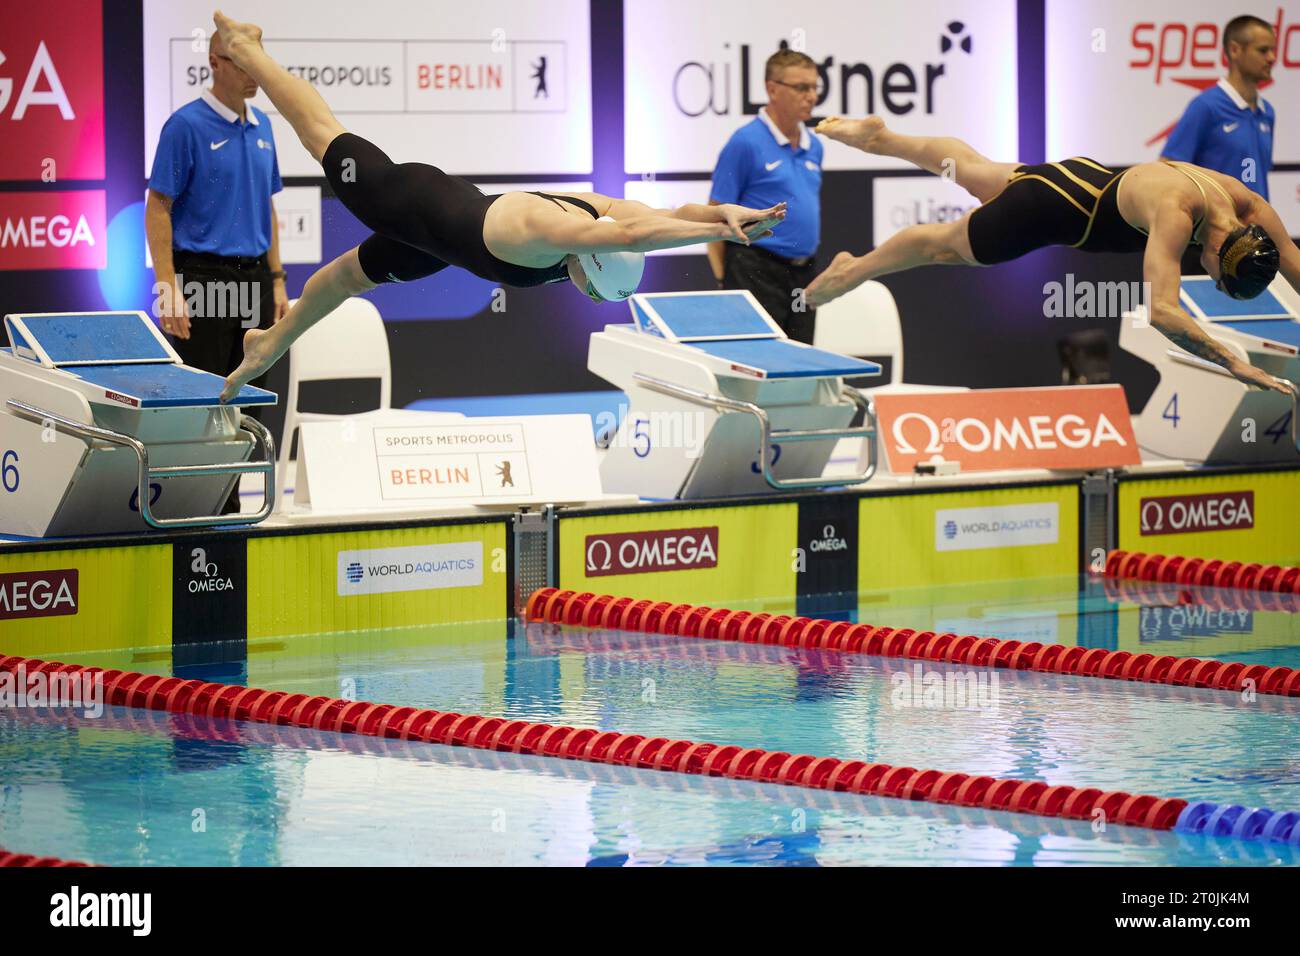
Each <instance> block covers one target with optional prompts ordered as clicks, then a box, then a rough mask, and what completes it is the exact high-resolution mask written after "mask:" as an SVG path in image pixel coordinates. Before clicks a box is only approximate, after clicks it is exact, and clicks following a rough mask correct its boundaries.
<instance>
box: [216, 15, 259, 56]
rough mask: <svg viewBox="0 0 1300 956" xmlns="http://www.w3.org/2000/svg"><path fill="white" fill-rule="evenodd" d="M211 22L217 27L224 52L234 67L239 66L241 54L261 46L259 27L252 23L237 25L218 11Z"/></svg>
mask: <svg viewBox="0 0 1300 956" xmlns="http://www.w3.org/2000/svg"><path fill="white" fill-rule="evenodd" d="M212 22H213V23H215V24H216V25H217V32H218V33H219V34H221V42H222V43H223V44H225V48H226V52H227V53H229V54H230V58H231V59H232V60H234V61H235V65H236V66H239V65H240V63H239V58H240V54H241V53H243V52H244V51H245V50H247V49H251V48H256V47H260V46H261V45H262V28H261V27H259V26H256V25H254V24H252V23H237V22H235V21H234V20H232V19H230V17H228V16H226V15H225V14H224V13H222V12H221V11H220V10H217V11H216V12H215V13H213V14H212Z"/></svg>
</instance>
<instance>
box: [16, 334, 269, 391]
mask: <svg viewBox="0 0 1300 956" xmlns="http://www.w3.org/2000/svg"><path fill="white" fill-rule="evenodd" d="M5 326H6V327H7V329H8V331H9V340H10V343H11V344H12V349H4V350H3V351H5V352H7V353H10V354H12V355H15V356H17V357H19V358H23V359H27V360H29V361H31V362H35V363H37V364H39V365H40V366H41V367H43V368H49V369H59V370H60V371H61V372H64V373H66V374H69V375H73V376H75V377H76V378H77V379H79V380H80V381H83V382H86V383H87V384H89V385H93V386H95V387H96V388H102V389H103V390H104V391H105V392H111V393H113V394H112V395H111V396H108V397H109V398H110V399H111V400H113V401H118V402H121V403H123V404H126V405H134V406H137V407H139V408H183V407H193V406H206V405H219V404H221V389H222V388H223V387H224V386H225V379H223V378H222V377H221V376H219V375H213V374H211V373H210V372H204V371H201V370H199V369H196V368H191V367H190V366H188V365H183V364H181V360H180V356H178V355H177V354H176V352H175V350H173V349H172V347H171V345H170V344H168V342H167V340H166V339H165V338H163V336H162V333H161V332H159V331H158V329H157V327H156V326H155V325H154V324H153V323H152V322H151V321H149V319H148V317H147V316H145V315H144V314H143V313H141V312H88V313H80V314H78V313H61V314H41V315H35V314H33V315H7V316H5ZM275 401H276V396H275V393H274V392H268V391H266V390H265V389H261V388H253V387H252V386H251V385H245V386H244V387H243V388H241V389H240V390H239V394H238V395H236V396H235V397H234V398H233V399H232V400H231V401H230V402H228V403H227V404H230V405H273V404H275Z"/></svg>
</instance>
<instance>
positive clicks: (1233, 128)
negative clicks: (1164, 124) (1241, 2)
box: [1161, 16, 1277, 199]
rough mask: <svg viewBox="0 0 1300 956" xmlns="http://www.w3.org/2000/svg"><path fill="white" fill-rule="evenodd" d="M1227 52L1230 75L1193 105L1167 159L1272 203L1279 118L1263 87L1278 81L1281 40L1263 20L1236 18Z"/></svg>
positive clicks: (1227, 31)
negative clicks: (1235, 182)
mask: <svg viewBox="0 0 1300 956" xmlns="http://www.w3.org/2000/svg"><path fill="white" fill-rule="evenodd" d="M1223 52H1224V55H1225V56H1226V57H1227V60H1228V64H1229V71H1228V75H1227V76H1226V77H1223V78H1222V79H1220V80H1219V82H1218V83H1216V84H1215V85H1214V86H1212V87H1210V88H1209V89H1208V90H1206V91H1205V92H1204V93H1202V94H1201V95H1200V96H1198V97H1196V99H1194V100H1192V101H1191V103H1189V104H1187V109H1186V110H1185V111H1184V113H1183V116H1182V119H1180V120H1179V121H1178V125H1177V126H1175V127H1174V131H1173V132H1172V133H1170V134H1169V139H1168V141H1167V142H1166V143H1165V149H1164V152H1163V153H1162V154H1161V158H1162V159H1179V160H1182V161H1184V162H1188V163H1195V164H1196V165H1197V166H1204V167H1205V168H1206V169H1216V170H1218V171H1219V172H1221V173H1223V174H1225V175H1227V176H1234V177H1236V178H1237V179H1239V180H1241V182H1242V183H1243V184H1244V185H1245V186H1246V187H1247V188H1249V189H1253V190H1254V191H1255V192H1257V193H1259V194H1260V195H1261V196H1263V197H1264V198H1265V199H1268V173H1269V170H1270V169H1272V168H1273V124H1274V112H1273V107H1272V105H1270V104H1269V102H1268V101H1267V100H1265V99H1264V98H1263V97H1262V96H1260V95H1259V87H1260V84H1261V83H1266V82H1267V81H1268V80H1269V79H1271V78H1272V75H1273V62H1274V60H1276V59H1277V37H1276V35H1275V34H1274V32H1273V28H1272V27H1271V26H1269V24H1268V23H1266V22H1265V21H1263V20H1261V19H1260V18H1259V17H1252V16H1242V17H1236V18H1235V19H1233V20H1230V21H1229V22H1228V25H1227V26H1226V27H1224V28H1223Z"/></svg>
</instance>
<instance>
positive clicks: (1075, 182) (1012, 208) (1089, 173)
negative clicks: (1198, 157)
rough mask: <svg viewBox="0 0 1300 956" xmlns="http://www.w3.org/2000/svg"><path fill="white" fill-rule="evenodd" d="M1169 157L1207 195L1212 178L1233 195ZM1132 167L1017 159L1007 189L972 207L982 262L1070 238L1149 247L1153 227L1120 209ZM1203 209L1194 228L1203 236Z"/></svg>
mask: <svg viewBox="0 0 1300 956" xmlns="http://www.w3.org/2000/svg"><path fill="white" fill-rule="evenodd" d="M1164 162H1165V164H1166V165H1168V166H1171V167H1173V168H1174V169H1177V170H1178V171H1179V172H1181V173H1183V174H1184V175H1185V176H1187V177H1188V178H1189V179H1191V181H1192V182H1193V183H1195V184H1196V186H1197V188H1198V189H1200V190H1201V194H1202V196H1204V195H1205V184H1208V185H1209V186H1211V187H1212V188H1213V189H1216V190H1218V191H1219V192H1220V193H1221V194H1222V195H1223V196H1224V198H1225V199H1228V201H1229V202H1231V199H1229V198H1228V196H1227V193H1224V191H1223V189H1222V187H1220V186H1219V184H1218V183H1216V182H1214V180H1212V179H1210V178H1209V177H1208V176H1204V175H1203V174H1201V173H1199V172H1197V170H1196V168H1195V167H1190V166H1189V165H1188V164H1186V163H1178V162H1173V161H1169V160H1165V161H1164ZM1127 172H1128V170H1127V169H1122V170H1116V169H1109V168H1107V167H1106V166H1103V165H1102V164H1101V163H1099V162H1097V161H1096V160H1092V159H1088V158H1087V157H1084V156H1075V157H1073V158H1071V159H1067V160H1064V161H1062V162H1059V163H1040V164H1037V165H1034V166H1017V167H1016V169H1015V171H1014V172H1013V173H1012V174H1011V178H1010V180H1009V181H1008V182H1007V185H1006V186H1005V188H1003V190H1002V191H1001V192H1000V193H998V195H997V196H996V197H994V198H993V199H991V200H990V201H989V202H987V203H985V204H984V205H983V206H980V207H979V208H978V209H975V210H972V211H971V214H970V221H969V223H968V227H967V234H968V236H969V237H970V247H971V252H972V253H973V255H974V257H975V261H976V262H978V263H979V264H980V265H985V266H991V265H996V264H997V263H1000V262H1010V261H1011V260H1012V259H1018V258H1020V257H1021V256H1023V255H1025V254H1026V253H1029V252H1033V251H1034V250H1035V249H1042V248H1043V247H1044V246H1071V247H1072V248H1075V249H1080V250H1082V251H1084V252H1142V251H1143V250H1144V249H1145V248H1146V242H1147V234H1146V232H1145V231H1143V230H1141V229H1139V228H1138V227H1136V226H1133V225H1130V224H1129V223H1128V222H1127V221H1126V220H1125V219H1124V217H1123V216H1121V215H1120V212H1119V192H1120V189H1121V188H1122V187H1123V182H1124V174H1125V173H1127ZM1204 221H1205V216H1204V214H1202V215H1201V217H1200V218H1199V219H1197V220H1196V223H1195V225H1194V227H1193V229H1192V240H1191V241H1192V242H1193V243H1197V244H1199V242H1200V238H1199V237H1200V232H1201V226H1202V224H1203V223H1204Z"/></svg>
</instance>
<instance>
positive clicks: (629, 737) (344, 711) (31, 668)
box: [0, 592, 1188, 830]
mask: <svg viewBox="0 0 1300 956" xmlns="http://www.w3.org/2000/svg"><path fill="white" fill-rule="evenodd" d="M539 593H540V592H539ZM567 593H570V594H571V593H572V592H567ZM536 598H537V594H534V595H533V599H536ZM624 600H627V601H628V604H627V605H625V606H627V607H631V606H632V602H631V599H624ZM643 603H645V604H649V603H650V602H643ZM531 605H532V601H530V607H531ZM714 613H715V614H717V613H718V612H714ZM721 613H723V614H731V613H732V612H721ZM20 666H21V667H24V668H25V670H26V673H27V674H29V675H30V674H35V673H49V674H53V673H61V674H67V675H69V676H71V675H83V674H90V675H94V674H100V675H102V680H103V686H104V700H105V701H106V702H107V703H109V704H114V705H117V706H122V707H140V708H147V709H149V710H166V711H171V712H173V713H186V714H196V715H200V716H203V717H213V718H228V719H231V720H248V721H255V722H257V723H263V724H276V725H291V726H294V727H304V728H312V729H314V730H324V731H334V732H337V733H345V734H363V735H365V736H371V737H396V738H400V739H403V740H421V741H425V742H427V743H436V744H444V745H447V746H453V747H474V748H477V749H479V750H500V751H511V752H513V753H523V754H535V755H538V756H545V757H562V758H565V759H568V760H585V761H589V762H591V763H605V764H615V765H619V766H628V767H639V768H643V769H653V770H664V771H670V772H676V773H690V774H703V775H706V776H711V777H729V778H731V779H737V780H751V781H755V782H759V783H781V784H786V785H788V786H797V787H810V788H812V789H817V790H832V791H847V792H850V793H858V794H867V795H871V796H878V797H896V798H899V799H904V800H926V801H929V802H931V803H945V804H955V805H957V806H965V807H983V808H985V809H988V810H1008V811H1012V812H1015V813H1030V814H1035V815H1038V816H1046V817H1066V818H1071V819H1079V820H1083V819H1093V818H1095V817H1096V816H1097V815H1098V814H1101V815H1102V818H1103V819H1104V820H1105V821H1106V822H1108V823H1119V824H1124V825H1127V826H1136V827H1145V828H1147V829H1152V830H1169V829H1172V828H1173V826H1174V824H1175V823H1176V822H1177V821H1178V818H1179V815H1180V814H1181V813H1182V812H1183V810H1184V809H1185V808H1186V807H1187V805H1188V802H1187V801H1186V800H1182V799H1179V798H1176V797H1155V796H1151V795H1149V794H1131V793H1127V792H1124V791H1119V790H1114V791H1110V792H1103V791H1101V790H1099V789H1096V788H1095V787H1071V786H1065V785H1056V786H1049V785H1048V784H1046V783H1043V782H1041V781H1033V780H1016V779H1009V778H996V777H987V776H981V775H976V774H967V773H945V772H943V771H940V770H920V769H917V768H916V767H897V766H892V765H890V764H882V763H868V762H866V761H865V760H843V759H841V758H839V757H816V756H813V755H812V754H791V753H787V752H785V751H769V750H762V749H759V748H757V747H749V748H745V747H737V746H722V745H719V744H713V743H698V742H695V741H690V740H672V739H669V738H667V737H646V736H645V735H643V734H625V733H619V732H618V731H614V730H605V731H600V730H594V729H592V728H588V727H568V726H558V727H557V726H554V725H552V724H537V723H531V722H529V721H526V720H507V719H505V718H501V717H483V716H478V715H474V714H458V713H447V712H443V711H437V710H423V709H420V708H418V707H398V706H394V705H392V704H372V703H367V702H365V701H348V700H338V699H334V698H329V697H309V696H307V695H306V694H289V693H285V692H284V691H277V690H259V689H257V688H252V687H240V686H237V685H231V684H213V683H208V682H205V681H198V680H182V679H181V678H179V677H162V676H160V675H158V674H148V675H146V674H139V673H133V672H130V671H119V670H102V669H100V668H98V667H83V666H81V665H79V664H60V663H57V662H54V661H41V660H33V659H28V658H22V657H0V670H8V671H11V672H16V671H17V670H18V668H19V667H20Z"/></svg>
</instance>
